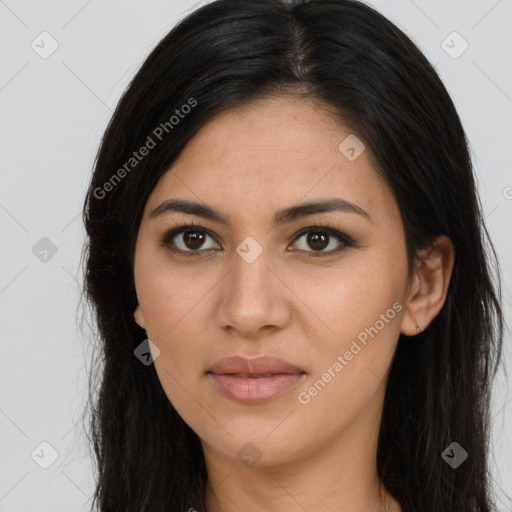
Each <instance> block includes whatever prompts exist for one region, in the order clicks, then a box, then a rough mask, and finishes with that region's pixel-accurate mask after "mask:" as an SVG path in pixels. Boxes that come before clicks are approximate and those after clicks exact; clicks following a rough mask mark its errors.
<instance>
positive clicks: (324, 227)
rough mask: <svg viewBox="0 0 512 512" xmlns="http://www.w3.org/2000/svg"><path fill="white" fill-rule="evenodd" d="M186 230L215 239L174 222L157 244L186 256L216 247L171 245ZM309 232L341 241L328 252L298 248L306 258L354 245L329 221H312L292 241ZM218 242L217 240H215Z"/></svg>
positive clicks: (200, 227)
mask: <svg viewBox="0 0 512 512" xmlns="http://www.w3.org/2000/svg"><path fill="white" fill-rule="evenodd" d="M188 232H201V233H206V234H207V235H208V236H210V237H212V238H213V239H214V240H215V237H214V236H213V235H212V234H210V231H209V230H208V229H206V228H204V227H202V226H198V225H197V224H179V223H178V222H176V223H175V224H174V225H173V226H171V228H170V229H169V230H167V231H166V232H165V233H164V234H163V235H162V236H161V237H160V238H159V240H158V241H159V244H160V245H161V246H163V247H165V248H167V249H168V250H169V251H171V252H172V253H175V254H179V255H181V256H186V257H198V256H199V257H200V256H203V254H201V253H205V252H209V251H214V250H218V249H198V250H195V251H191V250H189V251H183V250H181V249H175V248H174V247H173V246H172V243H171V242H172V239H173V238H174V237H175V236H176V235H179V234H182V233H188ZM310 232H320V233H324V234H327V235H329V236H332V237H334V238H336V239H337V240H338V241H339V242H341V245H340V247H338V248H337V249H332V250H330V251H328V252H314V251H303V250H300V249H299V252H303V253H306V254H305V256H306V257H308V258H322V257H328V256H333V255H335V254H339V253H341V252H342V251H344V250H345V249H347V248H348V247H353V246H355V242H354V240H352V239H351V238H350V237H348V236H347V235H345V234H344V233H341V232H340V231H339V230H338V229H337V228H336V227H335V226H334V225H332V224H330V223H329V222H324V223H323V224H316V223H314V224H313V226H310V227H307V228H303V229H301V230H300V231H299V232H298V233H296V234H295V236H294V239H293V241H294V242H295V241H296V240H298V239H299V238H301V237H302V236H303V235H306V234H308V233H310ZM217 243H218V242H217Z"/></svg>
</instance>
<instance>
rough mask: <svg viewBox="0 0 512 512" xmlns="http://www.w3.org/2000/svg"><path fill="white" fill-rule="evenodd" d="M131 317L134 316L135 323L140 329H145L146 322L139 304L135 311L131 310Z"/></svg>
mask: <svg viewBox="0 0 512 512" xmlns="http://www.w3.org/2000/svg"><path fill="white" fill-rule="evenodd" d="M133 318H135V323H137V324H138V326H139V327H141V328H142V329H146V323H145V322H144V315H143V314H142V310H141V309H140V305H138V304H137V307H136V308H135V311H134V312H133Z"/></svg>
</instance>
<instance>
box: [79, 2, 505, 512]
mask: <svg viewBox="0 0 512 512" xmlns="http://www.w3.org/2000/svg"><path fill="white" fill-rule="evenodd" d="M280 94H297V95H302V97H305V98H313V99H316V100H320V101H322V102H323V103H324V104H325V105H327V106H328V108H329V109H330V110H331V111H332V112H335V113H336V114H337V115H338V116H339V119H340V121H341V122H342V123H344V124H346V125H349V126H350V127H351V128H352V129H353V132H354V133H357V134H358V136H360V138H361V139H362V140H363V141H364V143H365V144H366V145H367V147H369V148H370V149H371V151H372V153H373V155H375V158H376V161H377V165H378V170H379V172H380V174H381V175H382V177H383V178H384V179H385V181H386V182H387V183H388V184H389V186H390V188H391V190H392V191H393V194H394V197H395V199H396V201H397V204H398V206H399V209H400V212H401V215H402V220H403V223H404V227H405V236H406V247H407V255H408V261H409V265H410V269H412V268H413V267H412V266H413V262H414V259H415V255H416V251H417V249H418V248H420V247H423V246H425V245H426V244H428V242H429V241H431V240H432V239H433V237H435V236H436V235H438V234H445V235H447V236H449V237H450V238H451V240H452V242H453V245H454V248H455V253H456V257H455V263H454V268H453V273H452V278H451V282H450V285H449V289H448V294H447V298H446V301H445V304H444V306H443V308H442V310H441V311H440V313H439V314H438V315H437V316H436V318H435V319H434V320H433V321H432V322H431V324H430V325H429V326H428V328H427V329H426V330H425V331H424V332H422V333H421V334H419V335H418V336H417V337H416V338H415V340H414V342H411V340H410V338H409V339H408V338H407V337H405V336H403V335H400V339H399V341H398V346H397V350H396V354H395V357H394V360H393V363H392V367H391V371H390V375H389V381H388V385H387V391H386V397H385V404H384V412H383V417H382V424H381V428H380V434H379V442H378V454H377V455H378V460H377V463H378V472H379V475H380V478H381V480H382V483H383V485H384V486H385V487H386V489H387V490H388V491H389V492H390V493H391V494H392V495H393V496H394V497H395V498H396V499H397V500H398V502H399V503H400V504H401V506H402V510H403V511H404V512H413V511H414V512H433V511H435V512H477V511H478V512H490V511H491V510H494V507H495V505H494V504H493V493H492V490H491V485H490V476H489V473H488V463H487V456H488V451H489V446H488V442H489V417H490V416H489V407H490V393H491V385H492V379H493V377H494V375H495V372H496V369H497V367H498V365H499V362H500V355H501V345H502V338H503V317H502V310H501V287H500V272H499V267H498V260H497V258H496V254H495V250H494V247H493V245H492V243H491V241H490V239H489V236H488V233H487V230H486V227H485V225H484V220H483V215H482V207H481V204H480V200H479V198H478V195H477V191H476V186H475V180H474V176H473V169H472V163H471V160H470V155H469V151H468V142H467V140H466V136H465V133H464V130H463V127H462V124H461V121H460V119H459V116H458V114H457V112H456V110H455V107H454V104H453V102H452V100H451V98H450V96H449V94H448V92H447V90H446V88H445V87H444V86H443V84H442V82H441V80H440V78H439V76H438V75H437V73H436V71H435V70H434V68H433V67H432V65H431V64H430V63H429V62H428V61H427V59H426V58H425V57H424V55H423V54H422V53H421V51H420V50H419V49H418V48H417V47H416V45H415V44H414V43H413V42H412V41H411V39H409V37H407V36H406V35H405V34H404V33H403V32H402V31H401V30H400V29H398V28H397V27H396V26H395V25H394V24H393V23H391V22H390V21H389V20H387V19H386V18H385V17H384V16H382V15H381V14H379V13H378V12H376V11H375V10H374V9H372V8H370V7H369V6H368V5H365V4H364V3H361V2H358V1H351V0H311V1H306V0H303V1H300V0H299V1H285V0H281V1H280V0H254V1H253V0H218V1H215V2H213V3H211V4H209V5H206V6H204V7H202V8H201V9H198V10H197V11H195V12H193V13H191V14H190V15H189V16H187V17H186V18H185V19H184V20H182V21H181V22H180V23H178V24H177V25H176V26H175V27H174V28H172V30H171V31H170V32H169V33H168V34H167V35H166V36H165V37H164V38H163V39H162V41H161V42H160V43H159V44H158V45H157V46H156V47H155V48H154V50H153V51H152V52H151V53H150V55H149V56H148V57H147V59H146V60H145V61H144V63H143V64H142V66H141V68H140V70H139V71H138V72H137V74H136V75H135V77H134V78H133V80H132V81H131V83H130V85H129V87H128V88H127V90H126V92H125V93H124V94H123V96H122V98H121V100H120V101H119V104H118V105H117V108H116V110H115V112H114V114H113V116H112V119H111V120H110V123H109V125H108V128H107V130H106V132H105V134H104V136H103V139H102V141H101V145H100V148H99V151H98V154H97V157H96V160H95V165H94V172H93V175H92V179H91V182H90V187H89V190H88V193H87V197H86V199H85V204H84V209H83V219H84V223H85V227H86V231H87V237H88V239H87V243H86V246H85V247H84V254H83V256H84V260H83V261H84V262H85V264H84V271H85V287H84V292H85V295H84V297H85V299H86V302H87V305H88V306H89V307H90V308H91V310H92V312H93V314H94V319H95V323H96V324H97V329H98V335H99V344H98V346H97V354H96V361H95V364H96V367H95V368H96V370H95V371H94V372H93V373H92V374H91V378H90V399H89V402H88V407H87V411H86V413H87V414H90V440H91V444H92V448H93V450H94V455H95V460H96V463H97V467H96V469H97V486H96V490H95V495H94V500H93V506H95V505H98V507H99V509H100V510H101V511H102V512H121V511H122V512H131V511H133V512H159V511H162V512H164V511H165V512H171V511H173V512H174V511H175V512H185V511H187V510H189V509H190V508H195V509H196V510H198V511H199V512H204V511H205V504H204V502H205V501H204V499H205V488H206V483H207V474H206V470H205V463H204V457H203V453H202V450H201V445H200V442H199V438H198V436H197V435H196V434H195V432H194V431H192V430H191V429H190V427H189V426H188V425H187V424H186V423H185V422H184V421H183V420H182V419H181V417H180V416H179V415H178V413H177V412H176V410H175V409H174V407H173V406H172V404H171V403H170V402H169V400H168V398H167V396H166V395H165V393H164V392H163V389H162V386H161V384H160V382H159V380H158V377H157V375H156V372H155V369H154V366H153V365H150V366H145V365H143V364H141V362H140V361H139V360H138V359H137V358H136V357H135V356H134V350H135V348H136V347H137V346H138V345H139V344H140V343H141V342H142V341H143V340H144V339H145V334H144V332H143V331H142V330H141V329H140V328H139V327H138V326H137V325H136V324H135V322H134V319H133V311H134V309H135V307H136V305H137V297H136V293H135V287H134V276H133V267H132V264H133V251H134V245H135V240H136V236H137V232H138V228H139V225H140V220H141V216H142V212H143V209H144V206H145V204H146V201H147V199H148V196H149V195H150V193H151V191H152V190H153V188H154V187H155V185H156V183H157V181H158V179H159V178H160V177H161V176H162V175H163V174H164V173H165V172H166V171H167V170H168V169H169V167H170V166H171V164H172V163H173V161H174V160H175V159H176V158H177V157H178V155H179V154H180V152H181V150H182V149H183V148H184V146H185V145H186V144H187V142H188V141H189V140H190V139H191V138H192V137H193V136H194V135H195V134H196V133H197V132H198V130H199V129H200V128H201V127H202V126H204V124H205V123H206V122H207V121H208V120H209V119H210V118H211V116H213V115H215V114H218V113H219V112H221V111H223V110H225V109H229V108H230V107H232V106H237V105H242V104H244V103H248V102H250V101H251V100H255V99H258V98H261V97H265V96H268V95H280ZM184 105H188V106H189V107H190V108H184ZM177 111H178V112H177ZM173 115H174V118H173V119H172V120H171V117H172V116H173ZM165 123H167V124H165ZM158 127H160V131H158ZM164 127H165V129H164ZM155 130H156V132H155ZM156 134H159V137H157V135H156ZM148 137H150V138H151V139H152V140H153V142H155V146H154V147H153V148H151V149H150V151H149V152H148V154H147V155H146V156H144V157H143V158H142V157H141V158H140V159H139V158H137V159H133V160H131V159H132V158H134V157H133V152H138V151H139V150H140V148H141V147H142V146H145V145H148V144H149V142H148ZM139 156H140V155H139ZM121 169H124V172H123V171H122V170H121ZM493 271H495V273H494V272H493ZM454 441H455V442H457V443H458V444H459V445H460V446H462V447H463V448H464V449H465V450H466V451H467V452H468V453H469V457H468V459H467V460H466V461H465V462H464V463H463V464H461V465H460V466H459V467H458V468H457V469H453V468H452V467H450V465H449V464H447V463H446V462H445V460H443V458H442V457H441V454H442V452H443V450H445V448H447V447H448V446H449V445H450V444H451V443H452V442H454Z"/></svg>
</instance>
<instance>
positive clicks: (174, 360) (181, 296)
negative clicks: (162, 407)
mask: <svg viewBox="0 0 512 512" xmlns="http://www.w3.org/2000/svg"><path fill="white" fill-rule="evenodd" d="M177 129H179V127H177ZM347 137H348V139H347ZM369 157H370V155H369V150H368V149H364V148H363V146H361V142H360V141H359V140H358V139H355V138H354V135H353V134H351V132H350V130H349V129H348V128H347V127H344V126H342V125H340V124H339V122H336V121H335V119H334V118H333V117H331V116H330V115H329V114H327V113H326V112H325V111H324V110H322V108H321V106H320V105H319V104H317V103H314V102H312V101H311V102H310V101H306V100H303V99H295V98H290V97H280V98H273V99H269V98H267V99H265V100H260V101H259V102H257V103H255V104H253V105H246V106H244V107H243V108H237V109H231V110H229V111H227V112H225V113H223V114H222V115H219V116H217V117H215V118H214V120H212V121H211V122H209V123H208V124H207V125H206V126H204V127H203V128H202V129H201V131H200V132H199V133H198V134H197V135H196V136H195V137H194V138H193V139H192V140H191V141H190V142H189V143H188V145H187V146H186V148H185V149H184V151H183V152H182V153H181V155H180V157H179V158H178V159H177V160H176V162H175V163H174V164H173V165H172V167H171V169H170V170H169V171H168V172H167V173H166V174H165V175H163V176H162V178H161V179H160V181H159V182H158V184H157V186H156V187H155V189H154V190H153V192H152V194H151V196H150V197H149V199H148V201H147V204H146V207H145V211H144V215H143V219H142V222H141V225H140V230H139V234H138V238H137V244H136V251H135V265H134V275H135V284H136V290H137V297H138V302H139V306H138V307H137V309H136V311H135V318H136V320H137V322H138V323H139V325H141V326H143V327H144V328H145V329H146V331H147V335H148V338H149V339H150V340H151V341H152V342H153V343H154V345H156V346H157V347H158V349H159V350H160V353H159V355H158V356H157V357H156V358H155V361H154V364H155V368H156V371H157V374H158V377H159V379H160V382H161V384H162V387H163V389H164V391H165V393H166V395H167V396H168V398H169V400H170V401H171V402H172V404H173V406H174V407H175V408H176V410H177V411H178V413H179V414H180V415H181V417H182V418H183V419H184V421H185V422H186V423H188V425H189V426H190V427H191V428H192V429H193V430H194V431H195V432H196V433H197V434H198V436H199V437H200V438H201V440H202V443H203V447H204V449H205V454H209V453H211V454H215V455H216V456H219V455H220V456H223V457H225V458H228V459H234V460H240V461H242V462H244V463H247V464H249V465H251V464H254V463H256V462H257V463H258V464H260V465H274V464H278V463H284V462H290V461H298V460H300V459H303V458H305V457H311V456H313V455H315V454H318V453H319V452H320V451H321V450H324V451H326V450H331V449H332V448H333V446H335V445H338V446H341V444H340V443H344V442H345V443H348V441H347V439H350V440H351V441H350V446H353V444H354V443H353V442H354V439H356V438H357V439H359V440H360V442H362V443H366V442H367V443H369V445H372V446H374V441H375V442H376V432H377V430H378V426H379V422H380V413H381V407H382V401H383V397H384V391H385V385H386V378H387V372H388V369H389V366H390V363H391V360H392V357H393V353H394V350H395V347H396V343H397V340H398V336H399V333H400V331H401V328H402V327H401V324H402V319H403V317H404V310H405V303H406V302H407V296H408V295H407V293H408V279H407V277H408V272H407V260H406V252H405V239H404V232H403V227H402V223H401V218H400V215H399V211H398V208H397V205H396V202H395V200H394V198H393V197H392V195H391V193H390V192H389V190H388V188H387V187H386V186H385V184H384V183H383V182H382V180H381V179H379V177H378V175H377V173H376V171H375V170H374V169H373V168H372V164H371V162H370V158H369ZM326 200H331V201H332V204H334V201H339V205H338V206H339V207H338V209H335V208H332V207H325V208H324V210H325V211H323V212H321V211H320V210H321V208H317V207H311V208H304V209H294V210H290V211H289V212H288V213H287V214H286V213H282V212H283V211H285V210H288V209H290V208H296V207H298V206H300V205H303V204H306V203H318V202H323V201H326ZM166 201H189V202H193V203H200V204H201V205H203V206H204V207H205V208H207V209H208V211H210V210H211V211H214V212H218V215H219V216H222V217H223V218H224V221H225V222H220V221H219V219H214V218H213V216H211V215H209V216H205V215H202V214H201V211H199V210H198V211H197V213H195V214H192V213H190V210H189V213H186V212H184V211H178V210H180V208H179V205H178V204H177V203H175V204H174V207H175V208H173V207H172V205H169V204H168V206H169V207H168V208H165V207H161V208H159V212H157V213H155V214H153V215H151V213H152V212H153V211H154V210H155V209H157V208H158V207H160V206H161V205H162V204H163V203H164V202H166ZM343 201H345V202H346V203H350V204H351V205H353V206H346V203H343ZM332 204H331V206H332ZM344 204H345V206H343V205H344ZM182 209H183V208H182ZM279 212H281V213H279ZM186 224H192V225H194V226H200V228H199V227H196V228H191V231H190V232H188V233H187V232H181V233H177V234H176V235H175V236H174V237H172V236H168V237H167V240H166V244H167V245H165V244H163V243H161V240H162V239H163V238H164V237H165V235H166V233H167V232H168V231H169V230H171V229H173V228H175V227H180V226H183V225H186ZM305 228H308V231H306V232H304V233H302V234H299V232H300V231H301V230H304V229H305ZM315 230H316V231H315ZM337 234H338V236H340V237H341V238H337ZM343 237H345V238H348V239H349V240H352V241H353V242H349V243H347V241H346V240H345V241H344V238H343ZM173 249H174V250H175V251H177V252H173ZM156 354H157V352H156V351H155V356H156ZM231 356H240V357H241V358H245V359H249V360H252V359H255V358H258V357H260V356H270V357H276V358H279V359H282V360H283V361H285V362H287V363H289V364H290V365H293V366H294V367H296V370H291V369H285V368H282V367H279V366H275V365H272V364H270V366H265V365H258V364H254V363H251V362H249V363H247V364H246V365H245V366H243V365H242V366H240V367H238V366H229V365H228V366H224V367H222V366H220V367H219V366H217V368H214V366H215V365H216V364H217V363H218V362H219V361H221V360H222V359H224V358H228V357H231ZM212 370H213V371H215V372H216V374H212V373H211V371H212ZM252 372H255V373H252ZM283 372H284V373H283ZM286 372H288V373H286ZM249 374H251V375H252V376H251V377H249V376H248V375H249ZM262 374H266V375H273V376H270V377H269V376H266V377H262V376H261V375H262ZM257 375H260V376H257ZM370 433H372V434H371V435H370ZM370 438H371V439H370ZM350 446H349V445H348V444H347V446H346V449H347V450H349V449H350Z"/></svg>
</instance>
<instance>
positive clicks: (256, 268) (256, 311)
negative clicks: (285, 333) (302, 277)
mask: <svg viewBox="0 0 512 512" xmlns="http://www.w3.org/2000/svg"><path fill="white" fill-rule="evenodd" d="M234 260H235V261H234V265H233V268H232V270H231V271H230V272H229V273H228V275H227V276H226V277H225V279H224V280H223V285H222V286H221V287H220V289H219V290H218V293H219V297H220V302H219V306H218V308H217V311H216V315H217V324H218V325H219V326H220V327H222V328H224V329H227V330H232V331H236V333H237V334H238V335H239V336H245V337H256V336H259V335H261V334H262V332H263V331H269V330H272V329H280V328H281V329H282V328H284V327H285V326H286V325H287V323H289V322H290V320H291V318H292V313H291V304H290V298H291V297H292V296H293V293H292V292H291V290H290V289H289V288H288V287H287V286H286V284H285V282H284V279H283V276H280V275H279V271H278V270H275V269H274V267H275V266H272V265H271V262H270V261H269V257H268V256H267V252H266V251H265V250H264V251H263V252H262V254H261V255H260V256H259V257H258V258H257V259H256V260H255V261H253V262H252V263H248V262H247V261H245V260H244V259H243V258H242V257H240V256H239V255H238V254H237V255H236V256H235V258H234ZM271 267H272V268H271Z"/></svg>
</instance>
